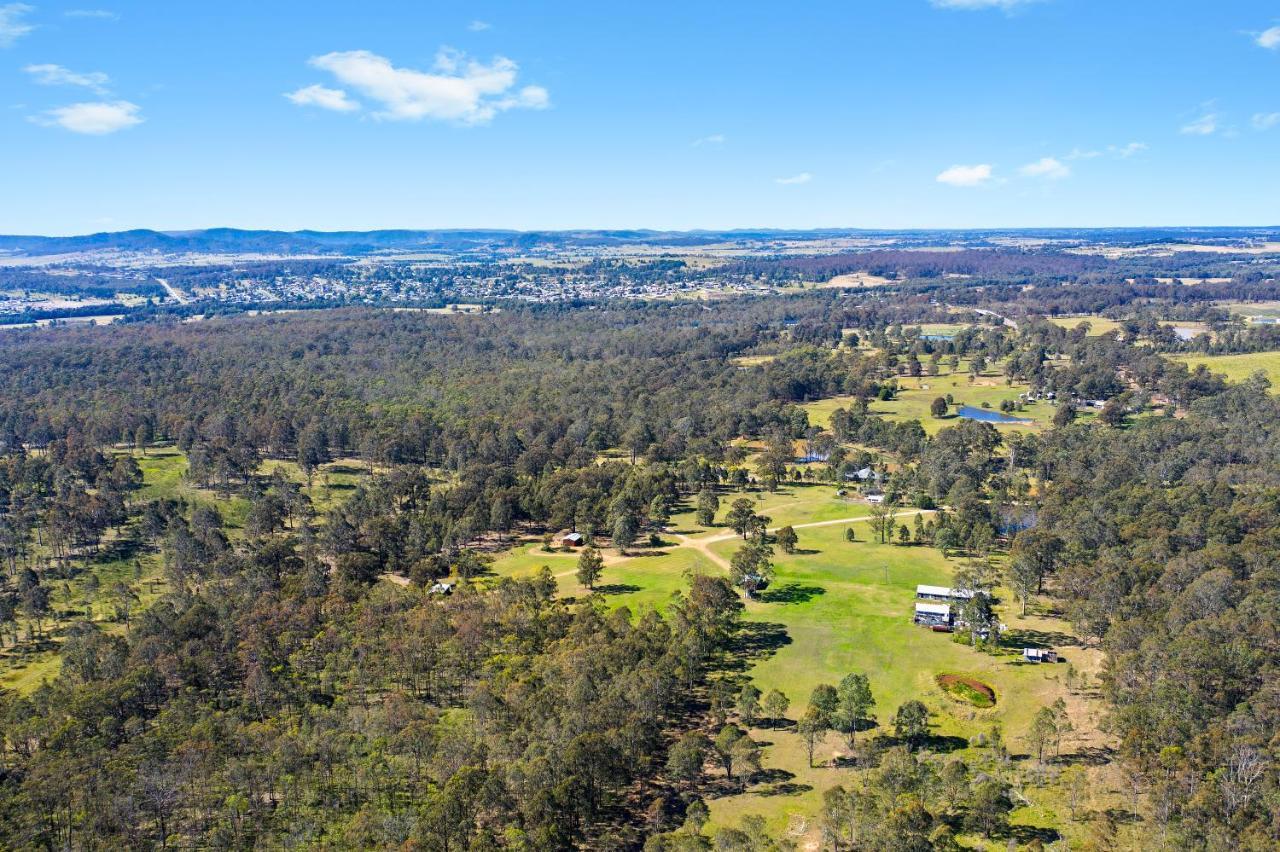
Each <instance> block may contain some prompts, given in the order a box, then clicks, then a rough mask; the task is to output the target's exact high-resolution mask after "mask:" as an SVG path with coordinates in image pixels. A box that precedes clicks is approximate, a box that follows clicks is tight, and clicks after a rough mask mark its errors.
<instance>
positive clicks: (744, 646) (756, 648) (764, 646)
mask: <svg viewBox="0 0 1280 852" xmlns="http://www.w3.org/2000/svg"><path fill="white" fill-rule="evenodd" d="M790 644H791V637H790V636H789V635H787V628H786V626H785V625H782V624H778V623H777V622H772V621H747V622H743V624H742V625H741V626H740V627H739V629H738V635H737V636H736V637H735V638H734V642H733V645H732V647H731V648H730V649H729V652H728V654H727V659H726V660H725V663H726V665H725V667H726V668H727V669H729V670H732V671H745V670H746V669H747V667H748V666H750V665H751V664H752V663H755V662H757V661H759V660H762V659H766V658H768V657H772V656H773V655H774V654H776V653H778V649H780V648H784V647H786V646H787V645H790Z"/></svg>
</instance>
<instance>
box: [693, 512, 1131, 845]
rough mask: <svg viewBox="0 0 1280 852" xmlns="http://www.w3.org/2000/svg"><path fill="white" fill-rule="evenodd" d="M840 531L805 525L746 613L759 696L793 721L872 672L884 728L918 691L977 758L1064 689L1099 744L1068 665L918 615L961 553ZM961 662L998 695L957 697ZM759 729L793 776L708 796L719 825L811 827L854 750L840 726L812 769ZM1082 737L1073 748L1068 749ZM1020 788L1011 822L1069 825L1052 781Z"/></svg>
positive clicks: (1021, 734) (772, 755) (1053, 634)
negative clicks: (1019, 805) (826, 688)
mask: <svg viewBox="0 0 1280 852" xmlns="http://www.w3.org/2000/svg"><path fill="white" fill-rule="evenodd" d="M863 528H864V529H865V525H864V526H863ZM843 532H844V530H843V527H842V526H832V527H816V528H808V529H801V530H799V534H800V552H798V553H797V554H795V555H792V556H787V555H783V554H779V555H778V558H777V578H776V580H775V582H774V584H773V586H772V587H771V588H770V589H769V590H768V591H767V592H766V593H765V594H763V595H762V598H761V600H759V601H755V602H752V603H751V604H750V605H749V606H748V613H747V618H748V619H749V620H750V621H751V622H753V623H754V624H756V625H758V626H757V631H758V634H759V637H760V638H759V642H760V644H762V645H764V646H766V647H771V648H772V653H768V654H766V655H763V656H761V657H760V658H759V659H758V660H757V661H756V662H755V663H754V664H753V665H752V666H751V667H750V668H749V669H748V671H747V672H746V676H747V677H749V678H750V679H751V680H752V681H753V682H754V683H755V685H756V686H757V687H758V688H759V689H760V690H761V691H763V692H768V691H769V690H771V689H780V690H782V691H783V692H784V693H785V694H786V695H787V696H788V697H789V698H790V699H791V703H792V706H791V710H790V711H789V713H788V715H789V717H790V718H791V719H793V720H794V719H797V718H798V717H799V716H800V714H801V713H803V711H804V706H805V704H806V702H807V700H808V696H809V693H810V692H811V691H812V690H813V688H814V687H815V686H817V685H818V684H820V683H831V684H834V683H838V682H839V680H840V679H841V678H842V677H843V676H844V675H845V674H848V673H850V672H864V673H866V674H867V675H868V676H869V677H870V679H871V686H872V691H873V693H874V695H875V697H876V701H877V704H876V708H875V712H876V715H877V717H878V719H879V722H880V725H881V726H884V725H886V724H887V723H888V720H890V719H891V718H892V715H893V713H894V711H895V710H896V708H897V707H898V706H899V705H900V704H902V703H903V702H904V701H907V700H909V699H913V698H915V699H919V700H922V701H924V703H925V704H926V705H927V706H928V707H929V710H930V713H931V723H932V725H933V731H932V733H933V734H934V735H935V741H936V742H937V743H939V744H946V745H945V746H944V748H954V749H956V750H957V751H958V752H960V753H962V754H964V755H965V756H966V757H974V758H977V757H981V755H980V754H979V752H980V751H981V750H978V749H974V748H971V747H970V746H969V742H970V741H971V740H972V738H973V737H974V736H975V735H977V734H979V733H983V732H985V731H987V730H988V729H989V728H990V726H991V724H992V723H999V724H1000V725H1001V726H1002V728H1003V730H1004V736H1005V739H1006V741H1007V742H1009V743H1010V745H1011V748H1012V750H1013V751H1015V752H1017V751H1019V750H1024V749H1025V745H1023V743H1024V741H1025V738H1026V734H1027V732H1028V731H1029V729H1030V725H1031V720H1032V718H1033V716H1034V714H1035V712H1036V711H1037V710H1038V709H1039V708H1040V707H1042V706H1045V705H1048V704H1050V703H1052V702H1053V701H1054V700H1055V699H1056V698H1058V697H1063V698H1064V699H1066V700H1067V701H1068V704H1069V707H1070V712H1071V713H1072V718H1073V721H1075V723H1076V726H1077V728H1078V729H1080V730H1081V731H1082V737H1081V742H1080V743H1079V744H1078V746H1079V747H1080V748H1083V747H1084V746H1085V744H1087V743H1093V742H1095V741H1096V740H1097V737H1098V734H1097V727H1096V726H1097V718H1096V715H1097V708H1096V706H1093V705H1091V704H1089V703H1087V702H1086V700H1085V699H1083V698H1081V697H1080V696H1077V695H1073V694H1071V693H1069V692H1068V690H1067V689H1066V688H1065V686H1064V684H1063V674H1062V673H1063V672H1064V671H1065V668H1066V666H1065V665H1059V666H1042V667H1037V666H1033V665H1027V664H1024V663H1022V662H1021V660H1020V658H1019V657H1018V656H1017V654H1016V652H1015V651H1014V650H1013V649H1012V648H1010V649H1009V650H1008V651H1007V652H1005V653H1002V654H1001V655H999V656H996V655H990V654H985V653H980V652H978V651H976V650H974V649H972V648H970V647H969V646H967V645H961V644H957V643H956V642H955V641H953V639H952V637H951V636H949V635H947V634H939V633H933V632H930V631H927V630H924V629H922V628H918V627H916V626H914V625H913V624H911V608H912V605H913V600H914V589H915V585H916V584H917V583H929V584H942V585H946V584H949V583H950V581H951V578H952V563H949V562H948V561H947V560H945V559H943V557H942V556H941V555H940V554H939V553H938V552H937V551H935V550H933V549H931V548H920V547H895V546H891V545H877V544H870V543H867V542H865V541H859V542H856V543H849V542H846V541H845V540H844V537H843ZM865 535H866V534H865V533H863V534H862V536H861V537H865ZM736 547H737V545H736V543H734V542H717V543H715V544H713V545H712V549H713V550H715V551H716V552H717V553H718V554H720V555H722V556H725V557H728V556H729V555H731V554H732V552H733V551H734V550H735V549H736ZM1001 617H1002V619H1003V620H1004V621H1005V622H1007V623H1008V624H1009V625H1010V626H1011V628H1013V630H1014V631H1019V630H1021V631H1024V632H1025V633H1027V634H1030V635H1034V636H1037V637H1040V638H1041V639H1048V640H1049V641H1052V642H1054V643H1055V644H1057V645H1059V646H1064V645H1068V646H1069V645H1071V644H1074V642H1075V640H1074V639H1072V638H1071V637H1070V636H1068V635H1066V634H1065V633H1064V632H1063V630H1064V625H1063V624H1062V623H1061V622H1057V621H1049V620H1046V619H1036V618H1032V619H1020V618H1017V617H1016V616H1015V615H1013V614H1012V613H1010V612H1002V613H1001ZM1015 635H1016V634H1015ZM1064 655H1065V657H1066V658H1067V659H1069V660H1070V661H1071V662H1072V663H1073V664H1074V665H1075V666H1076V667H1077V668H1078V669H1082V670H1086V671H1096V668H1097V666H1098V663H1099V659H1098V656H1097V654H1096V652H1091V651H1089V652H1086V651H1084V650H1083V649H1080V648H1072V647H1066V648H1064ZM954 672H965V673H966V676H967V677H971V678H974V679H975V680H978V681H981V682H982V683H984V684H990V685H991V687H992V688H993V689H994V691H995V692H996V694H998V695H999V696H1000V703H999V705H998V706H995V707H992V708H989V709H980V708H977V707H973V706H970V705H962V704H959V703H957V702H955V701H953V700H952V699H951V698H949V697H948V696H947V695H946V694H945V693H944V692H943V690H942V688H941V687H940V686H939V685H938V682H937V680H936V677H937V675H939V674H943V673H954ZM878 732H883V727H881V728H880V729H878ZM870 735H874V733H873V734H870ZM753 736H754V737H755V738H756V739H758V740H761V741H763V742H767V743H769V745H768V747H767V748H766V752H765V760H764V767H765V769H766V770H768V771H769V777H771V778H777V779H785V780H783V781H778V782H774V783H769V784H764V785H757V786H756V787H752V788H749V789H748V790H747V791H746V792H743V793H738V794H735V795H728V796H724V797H721V798H717V799H715V800H713V801H712V803H711V812H712V820H713V822H714V823H715V824H717V825H730V824H735V823H736V822H737V821H738V820H739V819H741V817H742V816H743V815H746V814H760V815H761V816H764V817H765V818H766V820H767V821H768V823H769V825H770V826H771V827H772V828H773V829H774V830H775V831H791V832H795V833H798V834H807V833H808V828H806V827H811V826H812V822H813V818H814V816H815V815H816V814H817V813H818V811H819V810H820V808H821V801H822V792H823V791H824V790H826V789H829V788H830V787H832V786H834V785H835V784H839V783H848V782H849V781H850V780H851V779H852V778H853V777H854V775H855V774H856V770H853V769H848V768H843V767H838V766H837V764H838V762H839V761H840V760H841V759H842V758H845V757H847V748H846V745H845V743H844V742H843V740H842V739H841V738H840V737H838V736H837V735H835V734H832V735H830V736H828V738H827V740H826V741H825V743H824V744H823V746H822V748H821V749H820V751H819V753H818V754H817V755H816V756H815V763H816V764H817V767H816V768H810V767H809V765H808V759H807V755H806V752H805V748H804V745H803V743H802V741H801V739H800V737H799V736H798V735H797V734H796V733H795V730H794V728H793V727H789V728H785V729H783V728H763V729H757V730H755V731H753ZM861 736H863V737H867V736H869V734H862V735H861ZM1074 747H1077V744H1072V746H1069V747H1068V748H1067V749H1064V750H1066V751H1070V750H1071V749H1072V748H1074ZM1089 771H1090V772H1094V773H1096V774H1097V775H1098V783H1097V787H1096V791H1097V795H1098V797H1099V800H1100V801H1102V800H1105V801H1111V797H1112V796H1117V797H1118V796H1119V795H1120V794H1119V792H1118V788H1117V787H1116V785H1115V782H1114V780H1109V781H1104V780H1103V779H1104V773H1103V771H1102V770H1101V769H1098V770H1089ZM1023 794H1024V795H1025V796H1026V798H1027V799H1028V801H1029V802H1030V804H1029V805H1028V806H1027V807H1025V808H1023V809H1020V810H1019V811H1017V812H1015V815H1014V821H1015V822H1017V823H1022V824H1026V825H1039V826H1048V825H1059V826H1060V825H1061V824H1062V823H1063V822H1065V821H1066V820H1065V817H1064V816H1061V815H1062V814H1064V813H1065V811H1064V809H1063V807H1062V804H1061V796H1060V793H1059V792H1058V791H1057V790H1056V789H1054V788H1053V787H1043V788H1040V787H1036V788H1028V789H1026V790H1024V791H1023Z"/></svg>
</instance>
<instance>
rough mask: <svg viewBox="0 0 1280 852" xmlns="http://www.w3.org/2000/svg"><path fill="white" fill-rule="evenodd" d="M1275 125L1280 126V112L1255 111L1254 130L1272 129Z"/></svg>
mask: <svg viewBox="0 0 1280 852" xmlns="http://www.w3.org/2000/svg"><path fill="white" fill-rule="evenodd" d="M1273 127H1280V112H1259V113H1254V116H1253V129H1254V130H1270V129H1271V128H1273Z"/></svg>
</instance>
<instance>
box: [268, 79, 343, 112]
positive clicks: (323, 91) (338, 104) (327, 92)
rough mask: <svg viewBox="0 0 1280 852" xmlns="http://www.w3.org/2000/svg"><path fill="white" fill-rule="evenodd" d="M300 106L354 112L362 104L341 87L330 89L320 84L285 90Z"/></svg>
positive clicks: (290, 98) (286, 94)
mask: <svg viewBox="0 0 1280 852" xmlns="http://www.w3.org/2000/svg"><path fill="white" fill-rule="evenodd" d="M284 96H285V97H286V98H288V99H289V100H291V101H293V102H294V103H295V104H297V105H298V106H314V107H320V108H321V109H329V110H333V111H334V112H353V111H355V110H358V109H360V104H359V103H357V102H356V101H353V100H351V98H349V97H347V93H346V92H344V91H342V90H341V89H329V88H326V87H324V86H321V85H319V84H317V85H314V86H304V87H302V88H301V89H298V90H297V91H296V92H285V95H284Z"/></svg>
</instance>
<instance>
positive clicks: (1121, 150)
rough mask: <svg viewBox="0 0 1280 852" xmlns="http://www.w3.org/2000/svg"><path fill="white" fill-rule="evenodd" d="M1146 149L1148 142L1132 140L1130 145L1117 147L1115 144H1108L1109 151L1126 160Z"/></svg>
mask: <svg viewBox="0 0 1280 852" xmlns="http://www.w3.org/2000/svg"><path fill="white" fill-rule="evenodd" d="M1145 150H1147V143H1146V142H1130V143H1129V144H1128V145H1123V146H1120V147H1116V146H1115V145H1108V146H1107V151H1108V152H1110V153H1111V154H1113V155H1115V156H1117V157H1120V158H1121V159H1124V160H1127V159H1129V158H1130V157H1132V156H1133V155H1134V154H1141V153H1142V152H1143V151H1145Z"/></svg>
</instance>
